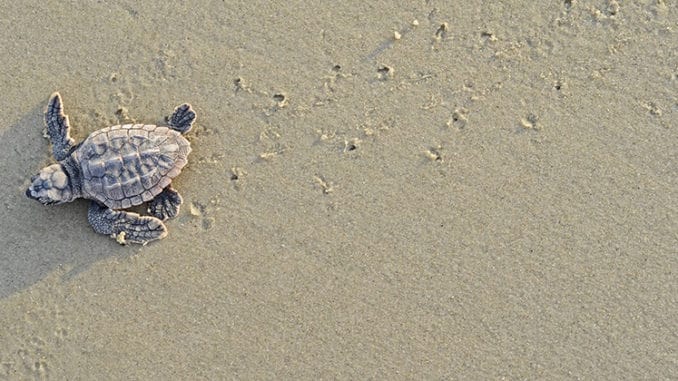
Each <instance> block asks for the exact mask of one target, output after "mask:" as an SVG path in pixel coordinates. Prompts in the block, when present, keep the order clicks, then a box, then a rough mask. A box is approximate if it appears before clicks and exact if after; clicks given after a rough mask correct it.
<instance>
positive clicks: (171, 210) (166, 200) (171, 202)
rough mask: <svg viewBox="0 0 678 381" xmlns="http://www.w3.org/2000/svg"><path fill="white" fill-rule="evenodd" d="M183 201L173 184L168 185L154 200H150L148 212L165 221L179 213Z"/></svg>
mask: <svg viewBox="0 0 678 381" xmlns="http://www.w3.org/2000/svg"><path fill="white" fill-rule="evenodd" d="M182 202H183V200H182V198H181V195H180V194H179V192H177V191H176V190H174V188H172V187H171V186H167V188H165V189H163V190H162V192H160V194H158V195H157V196H155V198H154V199H153V200H151V201H149V202H148V212H149V213H151V214H152V215H154V216H155V217H157V218H159V219H160V220H162V221H165V220H167V219H170V218H174V217H176V215H177V214H179V206H180V205H181V203H182Z"/></svg>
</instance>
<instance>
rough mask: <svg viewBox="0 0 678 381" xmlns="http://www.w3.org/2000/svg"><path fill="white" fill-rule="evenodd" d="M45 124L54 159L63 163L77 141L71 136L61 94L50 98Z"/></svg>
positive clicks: (55, 94)
mask: <svg viewBox="0 0 678 381" xmlns="http://www.w3.org/2000/svg"><path fill="white" fill-rule="evenodd" d="M45 122H46V123H47V135H49V140H50V142H51V143H52V153H53V154H54V158H55V159H56V160H57V161H61V160H63V159H65V158H66V157H67V156H68V153H69V152H70V151H71V148H72V147H73V144H75V140H73V139H72V138H71V136H70V135H69V130H70V125H69V124H68V116H67V115H66V114H64V110H63V106H62V105H61V95H59V93H54V94H52V96H51V97H50V98H49V102H48V103H47V111H45Z"/></svg>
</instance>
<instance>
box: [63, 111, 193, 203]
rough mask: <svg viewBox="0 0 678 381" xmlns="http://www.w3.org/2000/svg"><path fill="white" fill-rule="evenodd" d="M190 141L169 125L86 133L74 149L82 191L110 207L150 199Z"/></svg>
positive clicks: (173, 172) (182, 160)
mask: <svg viewBox="0 0 678 381" xmlns="http://www.w3.org/2000/svg"><path fill="white" fill-rule="evenodd" d="M190 152H191V147H190V143H189V142H188V140H186V138H184V137H183V136H181V134H180V133H179V132H177V131H174V130H172V129H170V128H169V127H161V126H155V125H152V124H125V125H116V126H112V127H107V128H103V129H101V130H98V131H95V132H93V133H92V134H90V135H89V136H88V137H87V139H85V141H83V142H82V144H81V145H80V146H79V147H78V148H77V149H76V151H75V152H74V153H73V155H74V156H75V160H76V161H77V162H78V163H79V164H80V168H81V174H82V195H83V197H85V198H89V199H92V200H96V201H99V202H100V203H102V204H104V205H106V206H107V207H109V208H111V209H125V208H129V207H131V206H135V205H140V204H142V203H144V202H146V201H150V200H151V199H153V198H154V197H155V196H156V195H158V194H159V193H160V192H162V190H163V189H164V188H165V187H166V186H168V185H169V184H170V182H171V181H172V179H173V178H174V177H176V176H177V175H178V174H179V172H181V169H182V168H183V167H184V166H185V165H186V163H187V162H188V154H189V153H190Z"/></svg>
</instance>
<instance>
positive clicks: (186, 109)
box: [168, 103, 195, 134]
mask: <svg viewBox="0 0 678 381" xmlns="http://www.w3.org/2000/svg"><path fill="white" fill-rule="evenodd" d="M193 122H195V111H193V108H192V107H191V105H189V104H188V103H184V104H182V105H181V106H178V107H177V108H175V109H174V112H173V113H172V116H170V117H169V120H168V124H169V126H170V127H171V128H172V129H173V130H176V131H179V132H180V133H182V134H185V133H187V132H188V131H190V130H191V127H193Z"/></svg>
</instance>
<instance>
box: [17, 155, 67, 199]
mask: <svg viewBox="0 0 678 381" xmlns="http://www.w3.org/2000/svg"><path fill="white" fill-rule="evenodd" d="M26 196H28V197H29V198H32V199H34V200H38V201H40V202H41V203H42V204H44V205H50V204H61V203H64V202H68V201H71V200H73V198H74V197H73V192H72V190H71V184H70V181H69V179H68V175H66V172H64V168H63V167H62V166H61V164H52V165H50V166H49V167H45V168H43V169H42V170H41V171H40V173H38V174H37V175H35V176H33V177H31V185H30V186H29V187H28V189H27V190H26Z"/></svg>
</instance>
